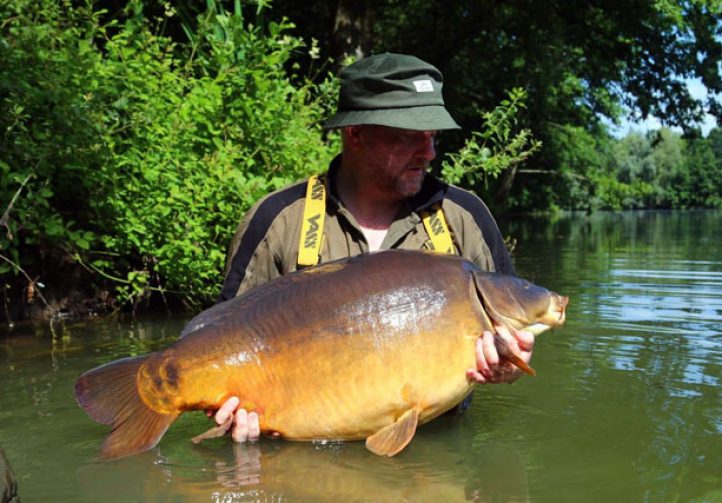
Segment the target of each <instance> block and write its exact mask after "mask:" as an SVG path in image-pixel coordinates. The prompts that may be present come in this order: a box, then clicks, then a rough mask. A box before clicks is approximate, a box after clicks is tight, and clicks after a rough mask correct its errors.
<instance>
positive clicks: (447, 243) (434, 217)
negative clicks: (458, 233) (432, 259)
mask: <svg viewBox="0 0 722 503" xmlns="http://www.w3.org/2000/svg"><path fill="white" fill-rule="evenodd" d="M422 220H423V222H424V227H425V228H426V232H427V233H428V234H429V237H430V238H431V250H432V251H434V252H436V253H446V254H449V255H455V254H456V252H455V250H454V243H453V241H452V240H451V233H450V232H449V227H448V226H447V225H446V219H445V218H444V212H443V211H442V209H441V205H440V204H436V205H434V206H433V207H432V208H431V211H425V212H424V213H423V214H422Z"/></svg>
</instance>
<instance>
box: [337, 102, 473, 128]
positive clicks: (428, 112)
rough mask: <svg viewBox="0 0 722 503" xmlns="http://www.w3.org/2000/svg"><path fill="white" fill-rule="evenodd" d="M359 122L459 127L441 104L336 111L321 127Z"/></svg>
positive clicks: (427, 126)
mask: <svg viewBox="0 0 722 503" xmlns="http://www.w3.org/2000/svg"><path fill="white" fill-rule="evenodd" d="M361 124H374V125H377V126H388V127H395V128H402V129H411V130H414V131H440V130H443V129H461V127H460V126H459V125H458V124H457V123H456V122H455V121H454V119H453V118H452V117H451V115H450V114H449V112H447V111H446V108H444V107H443V105H427V106H420V107H405V108H384V109H379V110H348V111H343V112H337V113H336V115H334V116H333V117H331V118H330V119H328V120H327V121H326V124H324V125H323V128H324V129H333V128H339V127H343V126H358V125H361Z"/></svg>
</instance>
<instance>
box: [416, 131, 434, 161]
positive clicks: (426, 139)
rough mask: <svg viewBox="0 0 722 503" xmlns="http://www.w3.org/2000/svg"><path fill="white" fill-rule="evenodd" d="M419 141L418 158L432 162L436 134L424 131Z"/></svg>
mask: <svg viewBox="0 0 722 503" xmlns="http://www.w3.org/2000/svg"><path fill="white" fill-rule="evenodd" d="M419 141H420V145H419V156H420V157H423V158H424V159H428V160H429V161H433V160H434V158H435V157H436V134H434V133H433V132H430V131H424V133H423V135H422V137H421V139H420V140H419Z"/></svg>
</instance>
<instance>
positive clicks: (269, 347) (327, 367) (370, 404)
mask: <svg viewBox="0 0 722 503" xmlns="http://www.w3.org/2000/svg"><path fill="white" fill-rule="evenodd" d="M566 303H567V299H566V297H562V296H560V295H558V294H555V293H553V292H550V291H548V290H546V289H544V288H542V287H538V286H535V285H532V284H531V283H529V282H527V281H525V280H522V279H519V278H515V277H512V276H505V275H499V274H493V273H482V272H480V271H479V270H478V269H476V267H475V266H474V265H473V264H472V263H470V262H468V261H466V260H464V259H462V258H459V257H452V256H444V255H436V254H430V253H421V252H409V251H387V252H380V253H373V254H366V255H361V256H357V257H353V258H350V259H344V260H340V261H336V262H331V263H328V264H323V265H320V266H316V267H311V268H308V269H306V270H303V271H301V272H298V273H294V274H291V275H288V276H284V277H281V278H278V279H276V280H274V281H272V282H270V283H268V284H266V285H262V286H260V287H258V288H256V289H254V290H252V291H250V292H248V293H247V294H245V295H243V296H240V297H237V298H235V299H231V300H229V301H226V302H224V303H222V304H219V305H216V306H214V307H212V308H211V309H208V310H207V311H204V312H203V313H201V314H199V315H198V316H196V317H195V318H194V319H193V320H191V321H190V322H189V323H188V325H187V327H186V328H185V329H184V330H183V333H182V337H181V338H180V339H179V340H178V341H177V342H175V343H174V344H172V345H171V346H169V347H168V348H166V349H165V350H162V351H159V352H156V353H151V354H150V355H147V356H145V357H139V358H134V359H124V360H121V361H120V362H111V363H108V364H106V365H103V366H101V367H99V368H96V369H93V370H91V371H89V372H87V373H85V374H83V376H81V377H80V378H79V379H78V381H77V383H76V387H75V392H76V399H77V401H78V403H79V404H80V405H81V406H82V407H84V408H85V409H86V410H87V411H88V413H89V414H90V415H91V417H93V418H94V419H96V420H98V421H100V422H105V423H107V424H110V425H111V426H112V427H113V431H112V432H111V433H110V434H109V435H108V437H107V438H106V440H105V442H104V444H103V447H102V448H101V457H103V458H108V459H113V458H118V457H123V456H127V455H130V454H134V453H137V452H141V451H143V450H147V449H149V448H151V447H153V446H154V445H155V444H157V442H158V441H159V440H160V438H161V437H162V436H163V434H164V433H165V431H166V429H167V428H168V427H169V426H170V424H171V423H172V422H173V421H174V420H175V419H176V418H177V417H178V416H179V415H180V414H181V413H183V412H184V411H188V410H203V409H217V408H218V407H220V405H221V404H222V403H224V402H225V401H226V400H227V399H228V398H229V397H231V396H238V397H239V398H240V401H241V406H243V407H245V408H247V409H249V410H255V411H256V412H257V413H258V415H259V422H260V427H261V431H262V432H263V433H265V434H273V435H274V436H280V437H281V438H284V439H287V440H299V441H313V440H322V439H329V440H339V439H341V440H355V439H366V445H367V447H368V448H369V449H370V450H371V451H373V452H375V453H377V454H382V455H394V454H396V453H397V452H399V451H400V450H401V449H403V447H405V446H406V445H407V444H408V443H409V441H410V440H411V438H412V437H413V435H414V432H415V430H416V426H417V425H418V424H421V423H424V422H427V421H429V420H431V419H433V418H435V417H437V416H438V415H440V414H442V413H443V412H445V411H447V410H449V409H450V408H452V407H454V406H455V405H456V404H457V403H458V402H459V401H461V400H462V399H463V398H464V396H466V395H467V394H468V393H469V392H470V391H471V389H472V387H473V383H472V382H471V381H469V380H468V379H467V377H466V371H467V370H468V369H470V368H473V367H474V366H475V364H476V357H475V342H476V339H477V338H478V337H479V336H480V335H481V334H482V332H483V331H484V330H489V329H492V328H493V325H494V324H497V325H499V324H503V325H507V326H509V327H511V328H514V329H517V330H522V329H525V328H529V327H534V330H535V331H536V332H538V331H540V330H543V329H544V328H545V327H547V328H548V327H551V326H557V325H561V324H562V323H563V322H564V316H565V307H566ZM497 349H498V351H499V353H500V355H501V356H502V357H503V358H506V359H508V360H509V361H511V362H512V363H514V364H516V365H518V366H520V367H521V368H523V369H524V370H526V371H527V372H533V371H532V370H531V369H530V368H529V367H528V366H526V364H525V363H524V362H523V361H522V360H521V359H520V358H519V357H518V356H517V355H515V354H514V352H513V350H511V349H510V348H507V347H506V346H505V343H504V342H503V340H502V339H500V338H497ZM115 397H123V400H122V401H117V400H116V399H115ZM120 402H122V403H120ZM228 426H229V425H224V428H227V427H228ZM222 431H223V428H221V429H219V428H214V429H212V430H211V432H208V433H207V434H204V435H201V438H203V437H204V436H214V435H217V434H219V433H221V432H222Z"/></svg>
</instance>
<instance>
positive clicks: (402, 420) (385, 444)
mask: <svg viewBox="0 0 722 503" xmlns="http://www.w3.org/2000/svg"><path fill="white" fill-rule="evenodd" d="M418 423H419V411H418V410H416V409H409V410H407V411H406V412H404V413H403V414H402V415H401V417H399V418H398V419H397V420H396V422H395V423H393V424H390V425H388V426H384V427H383V428H381V429H380V430H379V431H377V432H376V433H374V434H373V435H371V436H370V437H369V438H367V439H366V448H367V449H368V450H370V451H371V452H373V453H374V454H378V455H379V456H389V457H391V456H394V455H396V454H398V453H399V452H401V450H402V449H403V448H404V447H406V446H407V445H408V443H409V442H411V439H412V438H414V433H416V426H417V425H418Z"/></svg>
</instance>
